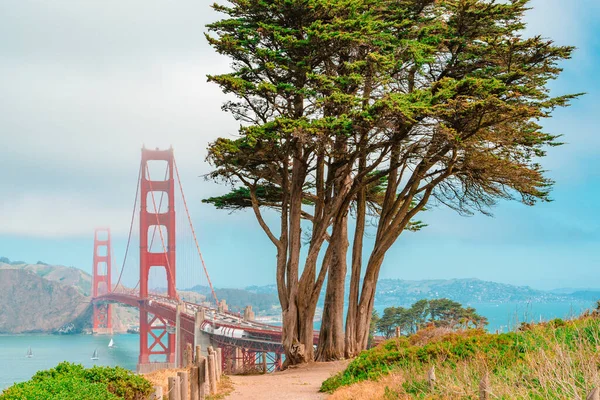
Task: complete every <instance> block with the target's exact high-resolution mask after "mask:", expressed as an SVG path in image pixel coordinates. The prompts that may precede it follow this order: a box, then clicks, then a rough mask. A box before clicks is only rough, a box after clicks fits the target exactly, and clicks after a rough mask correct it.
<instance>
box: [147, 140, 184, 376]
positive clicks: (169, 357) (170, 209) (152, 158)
mask: <svg viewBox="0 0 600 400" xmlns="http://www.w3.org/2000/svg"><path fill="white" fill-rule="evenodd" d="M161 161H165V162H166V167H167V171H166V172H167V174H166V179H165V180H156V179H157V177H151V176H150V169H149V168H148V163H149V162H161ZM159 179H162V178H159ZM161 192H163V193H164V194H165V195H166V198H167V203H168V206H167V210H166V211H165V212H163V211H161V210H159V208H160V205H158V206H157V204H156V197H157V196H159V195H160V193H161ZM148 202H150V203H149V204H148ZM151 229H152V231H151ZM152 232H154V233H158V235H157V237H158V238H159V239H160V244H161V245H162V249H161V250H162V251H156V250H155V249H153V248H152V242H150V243H149V240H148V237H149V236H154V234H153V233H152ZM149 244H150V246H149ZM151 268H164V270H165V272H166V276H167V296H168V297H169V298H170V299H173V300H177V299H178V296H177V291H176V289H175V288H176V276H177V275H176V267H175V181H174V157H173V149H169V150H158V149H156V150H148V149H145V148H143V149H142V163H141V176H140V298H141V299H142V302H146V301H148V298H149V297H148V278H149V275H150V269H151ZM142 308H143V307H140V358H139V364H140V365H138V369H145V368H153V367H152V366H150V367H148V366H147V365H148V364H152V363H154V362H155V361H157V360H151V359H150V357H151V356H158V355H161V356H164V358H166V360H164V362H163V364H173V363H174V362H175V358H176V357H175V351H176V343H175V335H174V333H175V332H174V331H172V330H171V329H169V332H167V327H168V326H169V325H168V323H167V321H166V320H164V319H162V318H160V317H157V316H153V317H152V318H150V315H149V313H148V312H147V311H146V310H142ZM165 335H166V336H167V337H166V338H165V339H166V343H164V341H163V338H164V337H165ZM149 339H151V340H152V343H149V341H148V340H149ZM157 346H158V348H156V347H157ZM180 356H181V354H178V357H180ZM161 358H163V357H161ZM164 358H163V359H164ZM161 361H163V360H161Z"/></svg>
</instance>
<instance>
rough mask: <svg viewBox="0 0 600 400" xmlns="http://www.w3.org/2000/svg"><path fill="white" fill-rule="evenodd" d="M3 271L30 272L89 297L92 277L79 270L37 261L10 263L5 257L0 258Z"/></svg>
mask: <svg viewBox="0 0 600 400" xmlns="http://www.w3.org/2000/svg"><path fill="white" fill-rule="evenodd" d="M6 261H8V262H6ZM3 269H19V270H25V271H30V272H33V273H34V274H36V275H38V276H40V277H42V278H44V279H47V280H49V281H53V282H59V283H60V284H62V285H66V286H71V287H73V288H74V289H75V290H77V291H78V292H79V293H81V294H82V295H83V296H90V295H91V290H92V277H91V276H90V275H89V274H87V273H85V272H84V271H82V270H80V269H79V268H75V267H64V266H62V265H48V264H46V263H43V262H41V261H38V263H37V264H27V263H25V262H23V261H12V262H11V261H10V260H8V259H7V258H6V257H0V270H3Z"/></svg>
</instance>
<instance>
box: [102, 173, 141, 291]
mask: <svg viewBox="0 0 600 400" xmlns="http://www.w3.org/2000/svg"><path fill="white" fill-rule="evenodd" d="M140 179H142V164H141V163H140V170H139V172H138V178H137V184H136V185H135V186H136V189H135V200H134V201H133V212H132V213H131V224H130V225H129V236H128V238H127V247H125V257H123V265H122V266H121V272H120V273H119V279H118V280H117V284H116V285H115V288H118V287H119V283H121V278H122V277H123V270H124V269H125V263H126V262H127V255H128V254H129V245H130V243H131V234H132V232H133V222H134V220H135V211H136V210H137V201H138V197H139V193H140ZM138 284H139V282H138ZM109 289H112V288H109Z"/></svg>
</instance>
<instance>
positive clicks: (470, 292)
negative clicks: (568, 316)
mask: <svg viewBox="0 0 600 400" xmlns="http://www.w3.org/2000/svg"><path fill="white" fill-rule="evenodd" d="M349 285H350V282H349V281H347V282H346V291H347V290H348V288H349ZM246 291H247V292H251V293H255V294H257V295H262V296H266V295H271V296H272V300H273V301H275V302H277V287H276V286H275V285H267V286H249V287H247V288H246ZM596 293H597V294H599V295H600V292H595V293H594V292H592V291H586V292H576V291H573V292H572V293H553V292H549V291H543V290H536V289H532V288H530V287H528V286H515V285H509V284H504V283H497V282H489V281H482V280H480V279H437V280H419V281H409V280H402V279H381V280H380V281H379V282H378V283H377V291H376V293H375V305H376V306H377V307H382V306H385V307H387V306H409V305H411V304H413V303H415V302H416V301H418V300H421V299H438V298H448V299H452V300H454V301H458V302H459V303H462V304H470V303H508V302H526V301H527V302H534V303H535V302H572V301H580V300H588V299H589V298H593V297H594V295H595V294H596ZM597 298H600V297H597ZM323 301H324V298H323V296H321V299H320V300H319V305H321V306H322V305H323ZM276 304H278V303H276Z"/></svg>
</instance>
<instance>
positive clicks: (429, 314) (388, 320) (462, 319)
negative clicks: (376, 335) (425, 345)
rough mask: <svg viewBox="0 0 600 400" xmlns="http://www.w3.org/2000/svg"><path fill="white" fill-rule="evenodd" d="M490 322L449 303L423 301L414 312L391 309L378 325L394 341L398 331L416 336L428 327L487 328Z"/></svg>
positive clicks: (470, 311)
mask: <svg viewBox="0 0 600 400" xmlns="http://www.w3.org/2000/svg"><path fill="white" fill-rule="evenodd" d="M487 323H488V322H487V319H486V318H485V317H482V316H480V315H479V314H477V312H476V311H475V309H474V308H472V307H467V308H464V307H463V306H462V305H461V304H460V303H458V302H456V301H452V300H449V299H433V300H425V299H423V300H419V301H417V302H416V303H414V304H413V305H412V306H411V307H410V308H408V309H407V308H404V307H388V308H386V309H385V310H383V316H382V317H381V318H380V319H378V321H377V322H376V327H377V330H378V331H379V332H381V333H383V334H384V335H385V337H387V338H390V337H392V336H393V335H394V333H395V331H396V327H399V328H400V332H401V333H402V334H406V335H409V334H413V333H416V332H417V330H418V329H420V328H422V327H424V326H425V325H426V324H433V325H435V326H437V327H444V328H450V329H456V328H469V327H483V326H485V325H487Z"/></svg>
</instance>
